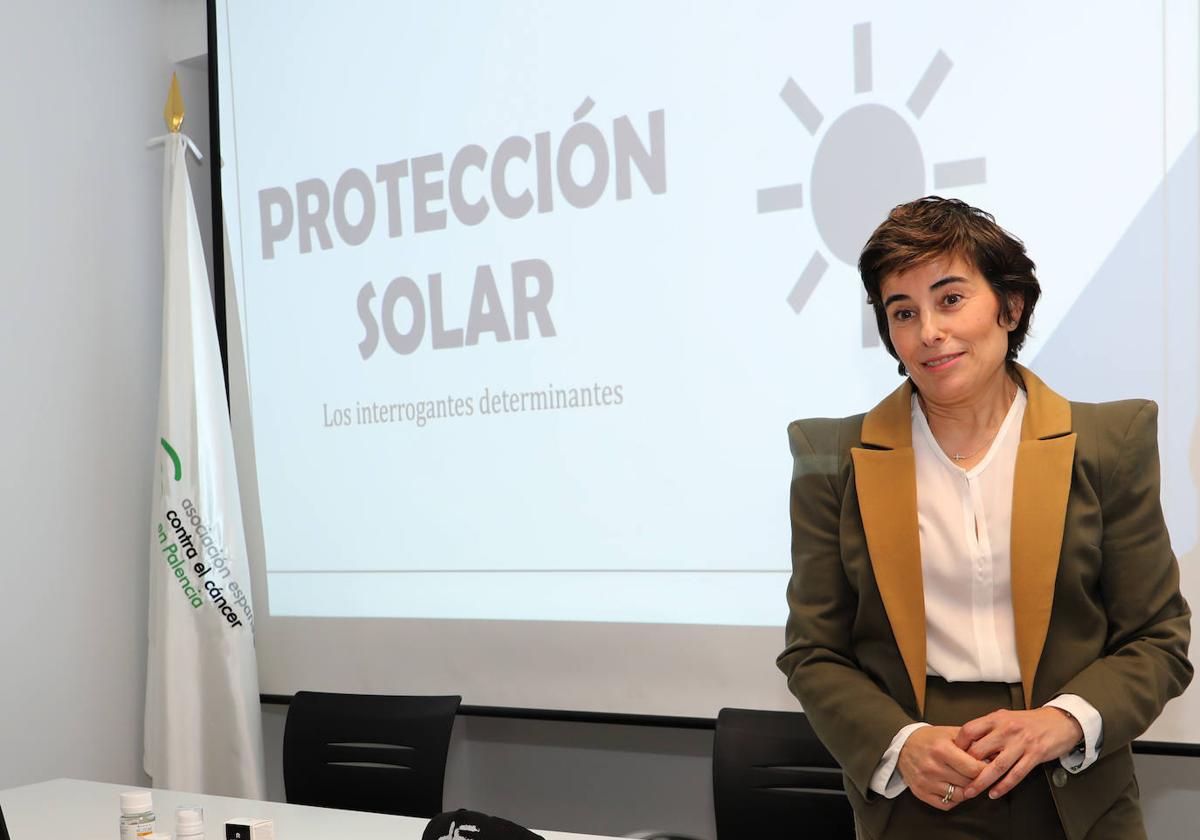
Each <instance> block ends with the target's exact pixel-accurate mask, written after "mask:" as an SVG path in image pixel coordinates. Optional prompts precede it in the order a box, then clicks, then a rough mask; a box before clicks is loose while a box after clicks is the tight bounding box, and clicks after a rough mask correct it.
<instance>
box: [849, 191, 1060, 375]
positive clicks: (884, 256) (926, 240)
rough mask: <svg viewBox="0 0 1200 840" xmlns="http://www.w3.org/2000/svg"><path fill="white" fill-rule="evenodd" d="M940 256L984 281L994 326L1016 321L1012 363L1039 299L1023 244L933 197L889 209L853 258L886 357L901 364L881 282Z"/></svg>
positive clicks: (982, 217) (951, 201)
mask: <svg viewBox="0 0 1200 840" xmlns="http://www.w3.org/2000/svg"><path fill="white" fill-rule="evenodd" d="M945 256H953V257H959V258H961V259H964V260H967V261H968V262H970V263H971V264H972V265H973V266H974V267H975V269H976V270H978V271H979V273H980V274H982V275H983V276H984V278H985V279H986V280H987V281H988V283H989V284H990V285H991V287H992V290H993V291H994V292H995V293H996V296H997V298H999V301H1000V314H999V315H998V317H997V320H998V321H999V323H1001V324H1008V323H1011V322H1012V321H1013V320H1016V321H1017V326H1016V328H1015V329H1014V330H1013V331H1012V332H1010V333H1009V334H1008V354H1007V355H1006V356H1005V361H1008V362H1011V361H1013V360H1014V359H1016V358H1017V352H1018V351H1019V350H1020V349H1021V347H1022V345H1024V344H1025V336H1026V335H1027V334H1028V332H1029V322H1030V319H1031V318H1032V317H1033V308H1034V307H1035V306H1036V305H1037V302H1038V298H1039V297H1041V294H1042V287H1041V286H1040V285H1039V284H1038V279H1037V275H1036V274H1035V273H1034V271H1035V269H1036V266H1035V265H1034V264H1033V260H1031V259H1030V258H1029V256H1028V255H1027V254H1026V253H1025V244H1024V243H1023V242H1021V240H1020V239H1018V238H1017V237H1015V236H1013V235H1012V234H1011V233H1009V232H1008V231H1006V230H1005V229H1004V228H1002V227H1000V226H999V225H998V224H996V220H995V219H994V218H993V217H992V214H991V213H986V212H984V211H983V210H980V209H978V208H977V207H972V206H971V205H969V204H967V203H966V202H964V201H959V200H958V199H957V198H941V197H939V196H936V195H930V196H926V197H925V198H919V199H917V200H916V201H910V202H908V203H907V204H901V205H900V206H898V207H896V208H894V209H893V210H892V212H890V213H888V217H887V218H886V219H884V221H883V224H881V225H880V226H879V227H877V228H875V232H874V233H872V234H871V238H870V239H868V240H867V244H866V245H864V246H863V249H862V254H861V255H860V256H859V258H858V273H859V275H860V276H861V277H862V283H863V287H864V288H865V289H866V290H867V302H868V303H870V304H871V305H872V306H873V307H874V308H875V322H876V324H877V325H878V327H879V337H880V338H881V339H883V344H884V346H885V347H887V351H888V352H889V353H891V354H892V358H894V359H896V360H897V361H899V360H900V357H899V356H897V355H896V348H895V347H894V346H893V345H892V339H891V336H889V335H888V322H887V311H886V310H885V309H884V307H883V299H882V295H881V294H880V291H879V287H880V286H881V285H882V284H883V279H884V278H885V277H887V276H888V275H890V274H893V273H895V272H898V271H907V270H908V269H910V268H914V267H916V266H919V265H923V264H925V263H927V262H929V261H930V260H934V259H937V258H938V257H945ZM1017 297H1019V298H1021V299H1022V300H1023V301H1024V306H1023V307H1022V308H1021V316H1020V318H1019V319H1016V318H1014V317H1013V315H1014V313H1013V309H1014V307H1013V301H1014V298H1017ZM906 374H907V371H906V370H905V369H904V363H903V362H900V375H901V376H905V375H906Z"/></svg>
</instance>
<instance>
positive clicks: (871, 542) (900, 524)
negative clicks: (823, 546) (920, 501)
mask: <svg viewBox="0 0 1200 840" xmlns="http://www.w3.org/2000/svg"><path fill="white" fill-rule="evenodd" d="M911 401H912V384H911V383H909V382H907V381H906V382H905V383H904V384H903V385H901V386H900V387H899V388H897V389H896V390H895V391H893V392H892V393H891V395H889V396H888V397H887V398H886V399H884V401H883V402H881V403H880V404H879V405H877V406H876V407H875V408H874V409H872V410H871V412H870V413H869V414H867V416H866V417H865V418H864V419H863V426H862V442H863V443H864V444H866V445H867V446H871V447H877V448H871V449H864V448H854V449H851V450H850V455H851V457H852V458H853V459H854V481H855V486H856V488H857V491H858V506H859V510H860V511H861V512H862V519H863V529H864V530H865V532H866V537H867V550H868V552H869V553H870V555H871V568H872V570H873V571H874V573H875V582H876V584H878V586H879V594H880V596H881V597H882V598H883V606H884V609H886V610H887V617H888V622H889V623H890V624H891V626H892V635H894V636H895V638H896V645H897V647H899V648H900V656H901V657H902V658H903V659H904V667H905V670H906V671H907V672H908V678H909V681H910V682H911V683H912V688H913V694H914V695H916V699H917V709H918V711H919V712H920V713H921V714H924V712H925V589H924V586H923V585H922V581H921V539H920V535H919V533H918V531H917V471H916V462H915V460H914V458H913V449H912V408H911V405H912V403H911Z"/></svg>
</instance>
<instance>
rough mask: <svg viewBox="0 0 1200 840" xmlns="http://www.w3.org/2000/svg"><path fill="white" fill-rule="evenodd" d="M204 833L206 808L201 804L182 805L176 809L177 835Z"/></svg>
mask: <svg viewBox="0 0 1200 840" xmlns="http://www.w3.org/2000/svg"><path fill="white" fill-rule="evenodd" d="M203 833H204V809H203V808H201V807H200V806H199V805H180V806H179V807H178V808H176V809H175V835H176V836H177V837H179V836H183V835H185V834H203Z"/></svg>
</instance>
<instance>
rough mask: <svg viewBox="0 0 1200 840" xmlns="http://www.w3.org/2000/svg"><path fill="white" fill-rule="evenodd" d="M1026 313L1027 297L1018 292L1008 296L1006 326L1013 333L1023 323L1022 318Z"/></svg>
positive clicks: (1005, 314) (1005, 316)
mask: <svg viewBox="0 0 1200 840" xmlns="http://www.w3.org/2000/svg"><path fill="white" fill-rule="evenodd" d="M1024 313H1025V296H1024V295H1022V294H1019V293H1017V292H1010V293H1009V294H1008V307H1007V311H1006V312H1005V313H1004V320H1005V323H1004V326H1005V327H1007V328H1008V331H1009V332H1012V331H1013V330H1015V329H1016V328H1017V324H1019V323H1021V316H1022V315H1023V314H1024Z"/></svg>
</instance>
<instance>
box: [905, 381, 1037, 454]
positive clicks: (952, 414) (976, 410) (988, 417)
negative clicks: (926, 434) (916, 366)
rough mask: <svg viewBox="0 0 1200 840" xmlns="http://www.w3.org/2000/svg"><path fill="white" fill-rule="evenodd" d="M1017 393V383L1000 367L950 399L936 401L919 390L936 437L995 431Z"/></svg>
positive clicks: (958, 437)
mask: <svg viewBox="0 0 1200 840" xmlns="http://www.w3.org/2000/svg"><path fill="white" fill-rule="evenodd" d="M1016 395H1017V383H1016V382H1015V381H1014V380H1013V378H1012V377H1011V376H1010V375H1009V373H1008V370H1007V366H1003V367H1001V368H1000V369H999V370H998V371H997V372H996V374H995V376H993V377H990V378H989V380H988V381H987V382H985V383H983V384H982V387H980V388H979V389H978V390H977V391H976V392H975V393H973V394H970V395H968V396H966V397H965V398H963V399H962V400H959V401H956V402H953V403H937V402H934V401H932V400H929V399H927V398H926V396H925V395H924V394H921V393H918V394H917V399H918V400H919V401H920V405H921V410H922V411H924V412H925V417H926V419H927V420H928V421H929V429H930V431H932V432H933V433H934V436H935V437H937V438H938V440H946V439H953V440H964V441H965V440H971V439H975V438H978V437H980V436H984V435H989V434H995V432H996V430H997V429H999V428H1000V424H1001V423H1003V422H1004V417H1005V415H1007V414H1008V410H1009V408H1010V407H1011V406H1012V401H1013V398H1014V397H1015V396H1016Z"/></svg>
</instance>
